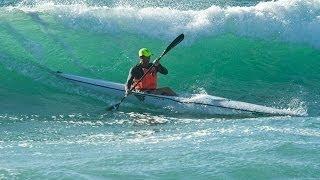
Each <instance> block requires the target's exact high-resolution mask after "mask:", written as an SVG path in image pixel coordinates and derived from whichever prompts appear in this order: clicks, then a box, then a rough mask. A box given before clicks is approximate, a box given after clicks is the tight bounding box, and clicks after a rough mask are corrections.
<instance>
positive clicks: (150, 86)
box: [131, 67, 157, 91]
mask: <svg viewBox="0 0 320 180" xmlns="http://www.w3.org/2000/svg"><path fill="white" fill-rule="evenodd" d="M142 70H143V73H144V74H145V73H146V72H147V71H148V68H142ZM139 80H140V79H136V78H134V79H133V84H132V86H131V88H132V87H133V86H135V85H136V84H137V82H138V81H139ZM155 89H157V70H156V68H155V67H153V68H152V69H151V70H150V72H149V73H148V74H147V75H146V76H144V78H143V79H142V80H141V81H140V82H139V83H138V84H137V85H136V87H135V90H140V91H144V90H155Z"/></svg>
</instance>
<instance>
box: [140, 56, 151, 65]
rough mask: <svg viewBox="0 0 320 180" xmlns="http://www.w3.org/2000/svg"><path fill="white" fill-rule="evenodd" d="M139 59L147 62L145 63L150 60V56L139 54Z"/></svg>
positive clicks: (144, 62)
mask: <svg viewBox="0 0 320 180" xmlns="http://www.w3.org/2000/svg"><path fill="white" fill-rule="evenodd" d="M140 61H141V62H142V63H143V64H147V63H149V61H150V57H146V56H140Z"/></svg>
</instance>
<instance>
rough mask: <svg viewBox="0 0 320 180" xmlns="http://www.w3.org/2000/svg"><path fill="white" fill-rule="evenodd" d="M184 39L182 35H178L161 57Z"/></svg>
mask: <svg viewBox="0 0 320 180" xmlns="http://www.w3.org/2000/svg"><path fill="white" fill-rule="evenodd" d="M183 39H184V34H180V35H179V36H178V37H177V38H176V39H174V40H173V41H172V42H171V44H170V45H169V46H168V47H167V49H166V50H164V52H163V53H162V56H163V55H165V54H167V52H169V51H170V50H171V49H172V48H174V47H175V46H176V45H178V44H179V43H180V42H181V41H182V40H183Z"/></svg>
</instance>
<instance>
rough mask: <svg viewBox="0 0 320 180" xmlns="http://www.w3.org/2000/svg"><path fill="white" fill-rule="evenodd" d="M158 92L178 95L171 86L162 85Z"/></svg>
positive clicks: (166, 94)
mask: <svg viewBox="0 0 320 180" xmlns="http://www.w3.org/2000/svg"><path fill="white" fill-rule="evenodd" d="M156 94H159V95H165V96H178V94H176V93H175V92H174V91H173V90H172V89H171V88H169V87H162V88H158V89H157V92H156Z"/></svg>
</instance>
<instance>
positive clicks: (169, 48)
mask: <svg viewBox="0 0 320 180" xmlns="http://www.w3.org/2000/svg"><path fill="white" fill-rule="evenodd" d="M183 39H184V34H180V35H179V36H178V37H176V39H174V40H173V41H172V42H171V43H170V45H169V46H168V47H167V48H166V49H165V50H164V51H163V53H162V54H161V56H160V57H158V58H157V59H156V60H154V61H153V65H152V66H151V67H150V68H149V69H148V70H147V72H146V73H145V74H144V75H143V76H142V77H141V78H140V79H139V81H138V82H137V83H136V84H135V85H134V86H133V87H131V88H130V91H129V92H131V91H132V90H134V88H135V87H136V86H137V85H138V84H139V82H141V81H142V80H143V78H144V77H145V76H146V75H147V74H148V73H149V72H150V71H151V69H152V68H153V67H154V64H156V63H157V62H159V61H160V59H161V58H162V57H163V56H164V55H165V54H167V53H168V52H169V51H170V50H171V49H172V48H174V47H175V46H176V45H178V44H179V43H180V42H181V41H182V40H183ZM126 97H127V96H126V95H124V96H123V97H122V99H121V100H120V102H119V103H117V104H115V105H113V106H110V107H109V108H107V110H108V111H112V110H117V109H118V108H119V106H120V104H121V103H122V102H123V100H124V99H125V98H126Z"/></svg>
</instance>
